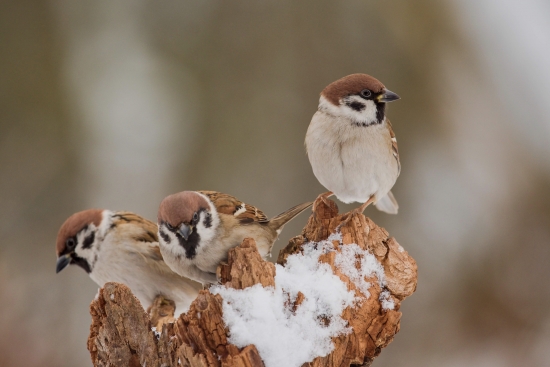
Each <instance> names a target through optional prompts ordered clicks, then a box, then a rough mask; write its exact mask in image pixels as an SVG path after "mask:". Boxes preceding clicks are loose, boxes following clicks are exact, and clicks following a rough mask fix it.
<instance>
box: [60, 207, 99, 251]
mask: <svg viewBox="0 0 550 367" xmlns="http://www.w3.org/2000/svg"><path fill="white" fill-rule="evenodd" d="M102 212H103V210H101V209H88V210H83V211H81V212H78V213H75V214H73V215H71V216H70V217H69V218H68V219H67V220H66V221H65V223H63V225H62V226H61V228H60V229H59V232H58V233H57V242H56V245H55V251H56V253H57V256H59V255H60V254H61V253H63V251H64V250H65V241H67V238H69V237H73V236H76V234H77V233H78V232H80V231H81V230H82V229H83V228H84V227H86V226H87V225H89V224H90V223H93V224H94V225H95V226H96V227H98V226H99V224H100V223H101V218H102V214H101V213H102Z"/></svg>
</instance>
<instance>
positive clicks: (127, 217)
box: [113, 212, 158, 242]
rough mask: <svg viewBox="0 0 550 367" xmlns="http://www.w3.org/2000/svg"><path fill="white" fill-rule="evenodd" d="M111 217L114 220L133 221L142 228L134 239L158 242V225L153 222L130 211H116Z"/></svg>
mask: <svg viewBox="0 0 550 367" xmlns="http://www.w3.org/2000/svg"><path fill="white" fill-rule="evenodd" d="M113 217H114V218H115V221H116V220H119V221H122V222H125V223H130V222H133V223H135V224H138V225H139V226H140V227H141V228H143V232H142V233H141V234H139V235H138V236H137V237H135V238H134V239H135V240H136V241H142V242H158V235H157V231H158V227H157V225H156V224H155V223H153V222H151V221H150V220H147V219H145V218H143V217H141V216H139V215H137V214H134V213H131V212H116V213H115V214H114V215H113Z"/></svg>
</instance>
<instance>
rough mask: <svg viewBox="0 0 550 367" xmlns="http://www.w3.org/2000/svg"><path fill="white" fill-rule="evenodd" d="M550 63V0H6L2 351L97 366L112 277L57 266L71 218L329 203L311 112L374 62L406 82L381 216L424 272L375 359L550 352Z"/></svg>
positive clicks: (1, 46) (450, 361)
mask: <svg viewBox="0 0 550 367" xmlns="http://www.w3.org/2000/svg"><path fill="white" fill-rule="evenodd" d="M549 66H550V2H548V1H545V0H524V1H521V2H519V1H512V0H484V1H462V0H456V1H438V0H419V1H414V2H412V1H406V0H400V1H398V0H391V1H373V0H371V1H365V0H362V1H359V0H348V1H345V2H335V1H325V0H316V1H312V0H310V1H291V0H277V1H261V2H259V1H231V2H226V1H219V0H217V1H214V0H196V1H174V0H165V1H162V2H156V1H150V0H121V1H107V0H99V1H97V0H47V1H32V0H1V1H0V172H1V173H0V238H1V241H0V299H1V301H0V366H10V367H11V366H14V367H16V366H60V367H64V366H91V362H90V357H89V353H88V351H87V349H86V340H87V337H88V332H89V324H90V316H89V312H88V306H89V303H90V301H91V300H92V298H93V297H94V295H95V294H96V291H97V288H98V287H97V286H96V285H95V283H94V282H93V281H92V280H91V279H89V278H88V276H87V275H86V274H85V273H84V272H83V271H82V270H81V269H79V268H77V267H71V268H69V269H68V270H66V271H64V272H62V273H60V274H57V275H56V274H55V271H54V268H55V251H54V244H55V238H56V235H57V231H58V229H59V226H60V225H61V224H62V222H63V221H64V220H65V219H66V218H67V217H68V216H69V215H70V214H72V213H73V212H76V211H79V210H83V209H86V208H90V207H97V208H109V209H115V210H131V211H135V212H136V213H139V214H141V215H143V216H145V217H147V218H149V219H153V220H154V219H155V218H156V210H157V206H158V203H159V202H160V201H161V200H162V198H164V197H165V196H166V195H168V194H170V193H173V192H177V191H181V190H184V189H191V190H198V189H208V190H218V191H222V192H226V193H230V194H233V195H235V196H237V197H238V198H240V199H242V200H243V201H245V202H247V203H251V204H254V205H256V206H258V207H259V208H261V209H262V210H263V211H264V212H265V213H266V214H267V215H268V216H273V215H275V214H278V213H279V212H281V211H283V210H285V209H287V208H289V207H291V206H293V205H295V204H297V203H299V202H302V201H307V200H312V199H314V198H315V197H316V196H317V195H318V194H319V193H321V192H323V191H324V189H323V187H322V186H321V185H320V184H319V183H318V182H317V180H316V179H315V177H314V176H313V173H312V170H311V167H310V165H309V162H308V159H307V156H306V154H305V149H304V146H303V140H304V136H305V132H306V129H307V126H308V124H309V121H310V119H311V116H312V115H313V113H314V112H315V111H316V108H317V103H318V96H319V92H320V91H321V90H322V89H323V88H324V87H325V86H326V85H327V84H329V83H330V82H332V81H334V80H336V79H338V78H340V77H342V76H345V75H347V74H351V73H357V72H364V73H368V74H372V75H374V76H375V77H377V78H378V79H380V80H381V81H382V82H383V83H384V84H385V85H386V86H387V87H388V88H389V89H391V90H392V91H394V92H396V93H398V94H399V95H400V96H401V98H402V99H401V100H400V101H398V102H396V103H392V104H391V105H390V107H389V117H390V119H391V121H392V123H393V126H394V130H395V132H396V134H397V139H398V142H399V150H400V154H401V163H402V171H401V176H400V178H399V180H398V181H397V184H396V185H395V187H394V190H393V192H394V193H395V196H396V197H397V199H398V201H399V204H400V213H399V215H397V216H389V215H386V214H383V213H380V212H377V211H376V210H375V209H374V208H372V207H371V208H369V209H367V211H366V214H367V215H369V216H371V217H372V218H373V219H374V220H375V221H376V222H377V223H378V224H379V225H382V226H383V227H385V228H386V229H387V230H388V231H389V232H390V233H391V234H392V235H393V236H395V237H396V238H397V240H398V241H399V243H400V244H401V245H403V246H404V247H405V249H406V250H407V251H408V252H409V253H410V254H411V255H412V256H413V257H414V258H415V259H416V261H417V262H418V266H419V284H418V289H417V292H416V293H415V294H414V295H413V296H412V297H410V298H409V299H407V300H406V301H405V302H404V303H403V307H402V311H403V313H404V314H403V318H402V323H401V331H400V332H399V334H398V335H397V336H396V338H395V340H394V341H393V343H392V344H391V345H390V346H389V347H388V348H387V349H385V350H384V351H383V353H382V355H381V356H380V357H379V358H378V359H377V360H376V361H375V362H374V365H375V366H378V367H382V366H406V365H411V364H412V365H415V366H453V367H454V366H519V365H521V366H550V266H549V264H550V159H549V157H550V144H549V143H548V142H549V140H550V101H549V99H550V98H549V97H550V67H549ZM339 206H340V208H341V210H349V209H350V208H351V207H353V206H345V205H342V204H341V203H339ZM306 218H307V216H306V215H305V214H302V215H301V216H299V217H298V218H297V219H296V220H294V221H293V222H292V223H291V224H290V225H288V226H287V227H286V228H285V231H284V232H283V234H282V236H281V238H280V240H279V241H278V242H277V244H276V248H275V250H274V254H275V256H274V258H276V255H277V254H278V251H279V249H280V248H281V247H283V246H284V245H285V244H286V243H287V241H288V239H289V238H290V237H292V236H294V235H297V234H298V233H299V232H300V230H301V228H302V227H303V225H304V224H305V222H306Z"/></svg>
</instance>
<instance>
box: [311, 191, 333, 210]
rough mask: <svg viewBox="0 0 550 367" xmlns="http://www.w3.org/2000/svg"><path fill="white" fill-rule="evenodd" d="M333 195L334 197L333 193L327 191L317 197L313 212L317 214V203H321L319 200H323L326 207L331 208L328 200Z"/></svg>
mask: <svg viewBox="0 0 550 367" xmlns="http://www.w3.org/2000/svg"><path fill="white" fill-rule="evenodd" d="M332 195H334V193H333V192H332V191H327V192H325V193H322V194H320V195H319V196H317V199H315V202H314V203H313V211H314V212H315V209H317V203H318V202H319V199H321V200H322V201H323V203H325V205H326V206H328V207H330V204H329V202H328V198H329V197H331V196H332Z"/></svg>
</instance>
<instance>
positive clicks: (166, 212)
mask: <svg viewBox="0 0 550 367" xmlns="http://www.w3.org/2000/svg"><path fill="white" fill-rule="evenodd" d="M218 223H219V217H218V215H217V213H216V210H215V208H214V206H213V204H212V203H211V202H210V200H209V199H208V198H207V197H206V196H204V195H202V194H200V193H198V192H195V191H182V192H179V193H177V194H173V195H170V196H167V197H166V198H164V200H163V201H162V202H161V203H160V206H159V211H158V226H159V243H160V245H161V247H162V248H164V249H165V250H169V251H170V252H171V253H172V254H174V255H175V256H185V257H186V258H188V259H192V258H194V257H195V255H196V253H197V248H198V247H199V246H200V245H201V243H205V242H209V241H210V240H211V239H212V238H213V237H214V235H215V231H216V228H217V225H218Z"/></svg>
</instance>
